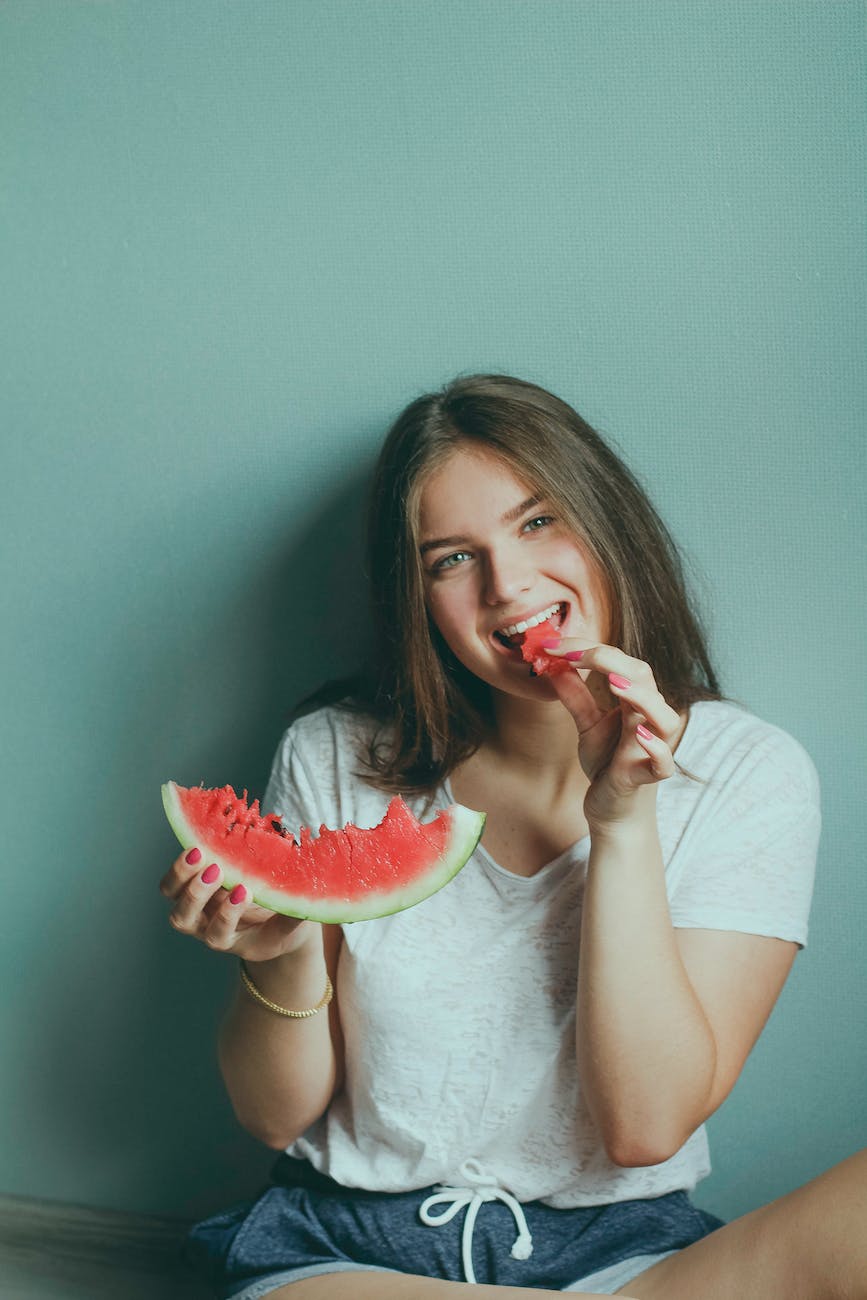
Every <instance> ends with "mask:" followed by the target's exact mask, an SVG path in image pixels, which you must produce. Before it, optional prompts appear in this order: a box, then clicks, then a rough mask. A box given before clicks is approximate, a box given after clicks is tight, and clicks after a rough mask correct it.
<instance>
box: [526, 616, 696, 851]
mask: <svg viewBox="0 0 867 1300" xmlns="http://www.w3.org/2000/svg"><path fill="white" fill-rule="evenodd" d="M543 639H545V638H543ZM540 653H542V654H544V655H546V656H548V657H550V658H552V659H555V660H559V661H560V662H563V663H568V664H569V666H570V668H571V669H573V671H572V672H571V673H570V674H568V675H567V674H566V673H561V672H558V673H557V674H552V685H553V686H554V689H555V690H556V692H557V694H558V696H559V697H560V699H561V701H562V702H563V704H564V705H565V707H566V708H567V709H568V711H569V713H571V715H572V717H573V719H574V721H575V725H576V727H577V729H578V735H579V746H578V755H579V758H580V760H581V766H582V767H583V769H584V771H585V773H586V775H587V776H588V777H589V778H590V789H589V790H588V792H587V796H586V798H585V801H584V811H585V815H586V817H587V820H588V822H589V823H590V825H591V827H594V826H595V827H596V828H597V829H599V828H601V827H602V826H603V825H605V824H606V823H614V822H620V821H622V820H623V818H624V817H625V816H628V815H629V813H630V812H631V811H632V808H633V806H635V800H634V798H633V796H634V795H635V793H636V791H638V790H639V789H641V787H643V786H648V785H655V784H656V783H658V782H659V781H664V780H665V779H666V778H667V777H669V776H671V775H672V774H673V772H674V770H675V764H674V758H673V748H674V746H675V745H676V744H677V741H678V740H679V739H680V735H681V732H682V729H683V725H684V722H683V719H682V718H681V717H680V715H679V714H678V713H677V712H676V710H675V709H673V708H672V707H671V706H670V705H669V704H667V703H666V701H665V699H664V698H663V696H662V695H661V693H660V691H659V689H658V687H657V685H656V682H655V680H654V677H653V673H652V671H651V669H650V667H649V665H648V664H646V663H644V662H643V661H642V660H640V659H634V658H632V657H631V656H629V655H626V654H624V652H623V651H622V650H619V649H617V647H616V646H607V645H595V646H588V647H584V648H582V647H579V646H578V645H577V644H576V643H575V642H573V641H572V639H571V638H570V639H568V640H565V641H561V642H560V644H559V645H548V646H545V647H544V648H542V647H540Z"/></svg>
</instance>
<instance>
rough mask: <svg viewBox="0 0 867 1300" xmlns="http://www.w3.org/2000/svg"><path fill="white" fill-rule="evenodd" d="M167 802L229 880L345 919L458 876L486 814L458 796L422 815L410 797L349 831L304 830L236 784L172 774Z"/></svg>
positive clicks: (311, 912)
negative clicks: (215, 785) (197, 782)
mask: <svg viewBox="0 0 867 1300" xmlns="http://www.w3.org/2000/svg"><path fill="white" fill-rule="evenodd" d="M162 795H163V807H164V808H165V812H166V816H167V817H168V819H169V823H170V825H171V828H172V830H173V831H174V832H175V834H176V835H177V837H178V839H179V840H180V842H181V844H182V845H183V847H184V848H185V849H190V848H194V847H196V848H199V849H201V850H202V852H203V854H205V855H206V859H207V860H208V861H209V862H216V863H217V865H218V866H219V867H220V869H221V871H222V873H223V879H222V882H221V883H222V885H223V887H224V888H225V889H234V887H235V886H236V885H238V884H242V885H245V886H246V888H247V889H248V891H249V892H250V894H251V895H252V898H253V901H254V902H256V903H258V904H259V905H260V906H261V907H267V908H269V909H270V910H271V911H273V912H282V913H283V914H284V915H285V916H297V917H303V918H305V919H307V920H311V921H324V922H326V923H328V924H338V923H342V922H349V921H365V920H371V919H372V918H374V917H377V916H388V915H390V914H391V913H392V912H400V911H402V910H403V909H404V908H407V907H413V906H414V905H415V904H416V903H420V902H421V901H422V900H423V899H425V898H428V897H430V895H431V894H434V893H436V891H437V890H438V889H442V887H443V885H446V884H448V882H449V881H450V880H451V879H452V878H453V877H454V876H456V875H457V873H458V872H459V871H460V869H461V867H463V866H464V864H465V863H466V862H467V860H468V859H469V857H470V855H471V854H472V852H473V850H474V849H475V847H476V845H477V844H478V842H479V839H480V837H481V834H482V829H483V827H484V824H485V814H484V813H480V812H474V811H473V810H472V809H470V808H465V807H463V805H462V804H451V805H450V806H449V807H448V808H445V809H443V810H442V811H441V812H439V813H437V815H436V816H435V817H434V819H433V821H430V822H426V823H425V822H420V821H417V820H416V818H415V817H414V816H413V814H412V813H411V812H410V810H409V808H407V806H406V804H405V803H404V801H403V800H402V799H401V798H400V796H396V797H395V798H394V799H392V801H391V803H390V804H389V805H388V809H387V810H386V814H385V817H384V818H383V819H382V821H381V822H380V823H379V825H378V826H374V827H372V828H371V829H369V830H367V829H363V828H361V827H358V826H353V825H352V824H351V823H350V824H349V825H347V826H344V827H343V829H342V830H329V829H328V828H327V827H325V826H321V827H320V828H319V834H318V835H316V836H314V835H313V834H312V832H311V831H310V830H309V828H308V827H306V826H302V827H301V829H300V831H299V833H298V836H297V838H296V836H294V835H293V834H292V832H291V831H289V830H287V828H286V827H285V826H284V825H283V823H282V821H281V819H280V818H279V817H278V816H277V815H276V814H273V813H269V814H268V815H267V816H265V817H263V816H262V815H261V813H260V811H259V801H258V799H254V800H253V802H252V804H250V805H248V804H247V792H246V790H245V791H244V795H243V797H242V798H239V797H238V796H237V795H236V794H235V791H234V790H233V789H232V787H231V786H230V785H227V786H223V787H222V788H221V789H214V790H207V789H205V788H204V787H203V786H193V787H190V788H188V787H185V786H181V785H176V784H175V782H174V781H169V782H167V783H166V785H164V786H163V787H162Z"/></svg>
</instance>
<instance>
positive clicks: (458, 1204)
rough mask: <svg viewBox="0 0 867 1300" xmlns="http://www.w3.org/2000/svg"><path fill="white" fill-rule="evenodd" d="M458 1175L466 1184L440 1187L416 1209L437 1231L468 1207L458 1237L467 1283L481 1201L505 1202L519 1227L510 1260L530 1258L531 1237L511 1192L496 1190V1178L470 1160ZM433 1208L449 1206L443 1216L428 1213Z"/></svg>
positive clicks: (470, 1279) (471, 1278) (472, 1278)
mask: <svg viewBox="0 0 867 1300" xmlns="http://www.w3.org/2000/svg"><path fill="white" fill-rule="evenodd" d="M458 1173H459V1174H460V1176H461V1177H462V1178H463V1179H465V1180H466V1183H467V1184H468V1185H467V1186H464V1187H446V1186H444V1185H442V1184H441V1185H440V1187H439V1189H438V1190H437V1191H435V1192H434V1193H433V1195H432V1196H429V1197H428V1198H427V1200H426V1201H423V1202H422V1204H421V1205H420V1206H419V1207H418V1217H419V1218H420V1219H421V1221H422V1223H425V1224H427V1226H428V1227H429V1228H440V1227H442V1226H443V1224H446V1223H450V1222H451V1220H452V1219H453V1218H454V1217H455V1215H456V1214H457V1212H458V1210H461V1209H463V1208H464V1206H466V1207H467V1217H466V1218H465V1219H464V1231H463V1235H462V1237H461V1259H462V1261H463V1266H464V1277H465V1278H466V1279H467V1281H468V1282H475V1280H476V1275H475V1273H474V1272H473V1228H474V1227H475V1223H476V1215H477V1214H478V1212H479V1207H480V1206H481V1205H482V1203H483V1202H484V1201H505V1203H506V1205H508V1207H509V1209H510V1210H511V1211H512V1213H513V1214H514V1216H515V1222H516V1223H517V1225H518V1235H517V1237H516V1238H515V1244H514V1245H513V1246H512V1259H529V1258H530V1256H531V1255H532V1253H533V1238H532V1237H531V1236H530V1229H529V1228H528V1227H527V1220H526V1219H525V1218H524V1211H523V1210H522V1209H521V1206H520V1203H519V1202H518V1201H516V1200H515V1198H514V1196H513V1195H512V1194H511V1192H507V1191H506V1190H505V1188H503V1187H499V1186H498V1185H497V1180H496V1178H493V1177H492V1176H491V1175H490V1174H489V1173H487V1172H486V1171H485V1170H484V1169H483V1168H482V1166H481V1165H480V1164H479V1162H478V1160H474V1159H472V1158H470V1159H469V1160H465V1161H464V1162H463V1164H462V1165H461V1167H460V1168H459V1170H458ZM435 1205H448V1209H446V1210H444V1211H443V1212H442V1214H431V1212H430V1211H431V1209H432V1207H433V1206H435Z"/></svg>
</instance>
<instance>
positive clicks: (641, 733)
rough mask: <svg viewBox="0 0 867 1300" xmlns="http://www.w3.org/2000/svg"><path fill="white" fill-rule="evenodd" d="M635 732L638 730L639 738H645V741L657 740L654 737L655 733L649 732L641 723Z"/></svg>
mask: <svg viewBox="0 0 867 1300" xmlns="http://www.w3.org/2000/svg"><path fill="white" fill-rule="evenodd" d="M635 730H636V732H637V733H638V735H639V736H643V737H644V739H645V740H655V739H656V737H655V736H654V734H653V732H652V731H648V730H647V727H644V726H642V724H641V723H640V722H639V724H638V726H637V727H636V728H635Z"/></svg>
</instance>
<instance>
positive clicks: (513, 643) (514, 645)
mask: <svg viewBox="0 0 867 1300" xmlns="http://www.w3.org/2000/svg"><path fill="white" fill-rule="evenodd" d="M568 610H569V606H568V604H567V602H566V601H565V600H561V601H556V602H555V603H554V604H553V605H548V606H546V608H545V609H540V610H539V612H538V614H534V615H533V617H532V618H528V619H522V620H521V621H520V622H518V623H509V624H507V625H506V626H505V627H503V628H497V629H496V630H495V631H494V633H493V635H494V638H495V640H497V641H499V643H500V645H502V646H505V647H506V649H508V650H520V648H521V645H522V643H523V640H524V633H525V632H528V631H529V630H530V628H531V627H538V626H539V624H540V623H545V622H547V621H548V620H549V619H550V620H551V622H552V623H554V625H555V626H556V627H558V628H559V627H562V625H563V622H564V621H565V618H566V614H567V613H568Z"/></svg>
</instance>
